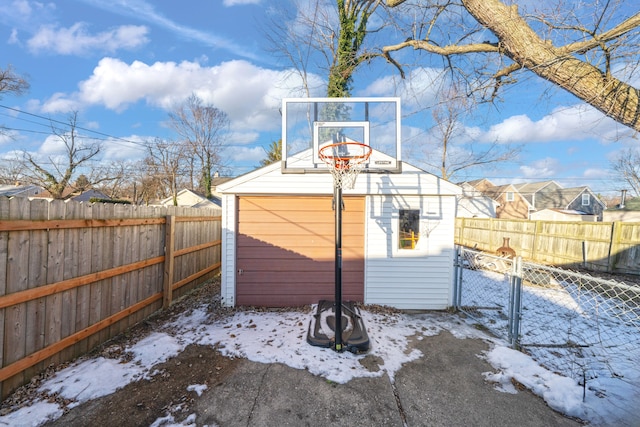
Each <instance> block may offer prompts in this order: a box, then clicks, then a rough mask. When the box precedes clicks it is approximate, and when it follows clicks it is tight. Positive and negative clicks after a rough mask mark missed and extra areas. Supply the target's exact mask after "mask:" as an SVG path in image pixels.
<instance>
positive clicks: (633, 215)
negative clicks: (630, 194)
mask: <svg viewBox="0 0 640 427" xmlns="http://www.w3.org/2000/svg"><path fill="white" fill-rule="evenodd" d="M602 220H603V221H606V222H614V221H625V222H640V197H634V198H630V199H626V200H625V202H624V205H623V206H620V205H618V206H616V207H614V208H611V209H607V210H605V211H604V212H603V214H602Z"/></svg>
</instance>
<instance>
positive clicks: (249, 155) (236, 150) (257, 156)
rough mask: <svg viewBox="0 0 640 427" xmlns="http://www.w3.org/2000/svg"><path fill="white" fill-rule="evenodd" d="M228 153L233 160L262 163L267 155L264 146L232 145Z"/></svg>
mask: <svg viewBox="0 0 640 427" xmlns="http://www.w3.org/2000/svg"><path fill="white" fill-rule="evenodd" d="M227 154H228V155H229V157H230V159H231V160H232V161H233V162H241V163H255V164H256V165H257V164H258V163H260V161H261V160H263V159H264V158H265V157H266V156H267V155H266V152H265V151H264V148H262V147H252V148H250V147H232V148H229V149H228V150H227Z"/></svg>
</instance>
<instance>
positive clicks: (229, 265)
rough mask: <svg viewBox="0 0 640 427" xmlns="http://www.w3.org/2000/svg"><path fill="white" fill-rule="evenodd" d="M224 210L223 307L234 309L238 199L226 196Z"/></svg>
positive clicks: (221, 286) (221, 282) (221, 280)
mask: <svg viewBox="0 0 640 427" xmlns="http://www.w3.org/2000/svg"><path fill="white" fill-rule="evenodd" d="M222 209H223V223H222V269H221V277H220V296H221V298H222V304H223V305H226V306H229V307H233V306H234V305H235V295H236V256H235V249H236V197H235V196H234V195H233V194H225V195H224V196H223V203H222Z"/></svg>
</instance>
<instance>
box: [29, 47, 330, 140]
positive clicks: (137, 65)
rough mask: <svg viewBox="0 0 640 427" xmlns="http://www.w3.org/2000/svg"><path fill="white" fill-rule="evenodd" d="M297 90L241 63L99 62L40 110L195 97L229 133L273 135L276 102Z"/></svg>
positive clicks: (164, 103)
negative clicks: (226, 123) (215, 111)
mask: <svg viewBox="0 0 640 427" xmlns="http://www.w3.org/2000/svg"><path fill="white" fill-rule="evenodd" d="M311 80H312V85H313V86H314V87H321V86H322V84H321V79H320V78H319V77H317V76H313V75H312V76H311ZM300 85H301V81H300V78H299V76H297V74H295V73H292V72H290V71H286V70H285V71H275V70H270V69H265V68H260V67H257V66H255V65H253V64H251V63H249V62H247V61H244V60H237V61H229V62H224V63H221V64H219V65H216V66H212V67H203V66H201V65H200V64H198V63H195V62H189V61H183V62H181V63H175V62H156V63H153V64H151V65H149V64H146V63H143V62H141V61H134V62H133V63H131V64H127V63H125V62H123V61H121V60H119V59H115V58H103V59H102V60H101V61H100V62H99V64H98V66H97V67H96V68H95V69H94V70H93V74H92V75H91V77H89V78H88V79H87V80H85V81H83V82H81V83H80V84H79V92H77V93H74V94H71V95H67V96H64V95H61V94H57V95H55V96H54V97H52V98H50V99H49V100H47V101H46V102H45V103H44V105H43V107H42V110H43V111H47V112H55V111H58V112H66V111H69V110H70V108H68V107H69V106H71V105H75V106H76V108H74V109H78V106H79V105H84V106H90V105H103V106H105V107H106V108H109V109H111V110H115V111H123V110H125V109H126V108H127V107H128V106H130V105H132V104H134V103H137V102H139V101H145V102H147V103H148V104H150V105H153V106H157V107H160V108H163V109H165V110H170V109H172V108H173V107H174V106H175V105H176V104H177V103H179V102H182V101H183V100H184V99H186V98H187V97H188V96H189V95H191V94H192V93H195V94H196V95H197V96H199V97H200V98H201V99H202V100H203V101H204V102H205V103H209V104H213V105H214V106H215V107H217V108H219V109H221V110H222V111H224V112H225V113H227V115H228V116H229V119H230V121H231V128H232V130H234V131H261V130H274V129H279V127H280V123H281V118H280V112H279V108H280V106H281V104H280V103H281V100H282V98H284V97H291V96H296V95H299V88H300ZM63 107H64V108H63Z"/></svg>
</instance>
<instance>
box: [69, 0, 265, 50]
mask: <svg viewBox="0 0 640 427" xmlns="http://www.w3.org/2000/svg"><path fill="white" fill-rule="evenodd" d="M81 1H84V2H85V3H88V4H90V5H92V6H94V7H97V8H101V9H103V10H107V11H109V12H110V13H115V14H119V15H123V16H128V17H135V18H136V19H141V20H144V21H146V22H149V23H151V24H152V25H157V26H159V27H162V28H164V29H166V30H168V31H171V32H173V33H174V34H176V35H178V36H179V37H182V38H186V39H189V40H194V41H197V42H200V43H203V44H206V45H207V46H212V47H214V48H216V49H223V50H226V51H229V52H232V53H233V54H234V55H237V56H241V57H243V58H248V59H256V58H257V55H256V54H255V53H254V52H253V51H252V50H251V49H247V48H245V47H244V46H241V45H238V44H237V43H236V42H235V41H233V40H232V39H229V38H227V37H222V36H219V35H217V34H215V33H211V32H206V31H201V30H199V29H197V28H193V27H189V26H186V25H183V24H180V23H178V22H175V21H173V20H171V19H169V18H167V17H166V16H164V15H163V14H161V13H159V12H157V11H156V5H155V4H153V3H152V2H147V1H144V0H135V1H131V0H110V1H105V0H81Z"/></svg>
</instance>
